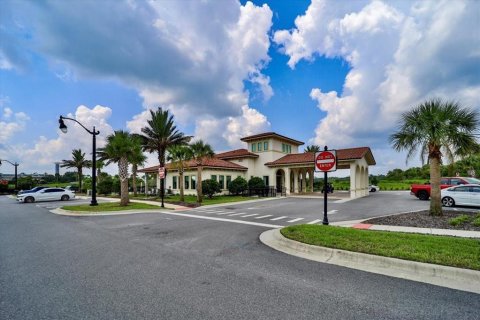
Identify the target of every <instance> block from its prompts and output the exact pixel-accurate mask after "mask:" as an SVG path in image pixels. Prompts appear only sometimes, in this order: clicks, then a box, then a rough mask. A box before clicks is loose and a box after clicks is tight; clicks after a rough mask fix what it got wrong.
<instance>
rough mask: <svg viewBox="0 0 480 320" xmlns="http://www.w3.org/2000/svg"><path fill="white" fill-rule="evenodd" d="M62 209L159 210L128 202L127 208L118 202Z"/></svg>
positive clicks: (153, 206)
mask: <svg viewBox="0 0 480 320" xmlns="http://www.w3.org/2000/svg"><path fill="white" fill-rule="evenodd" d="M62 209H64V210H69V211H87V212H100V211H123V210H134V209H142V210H143V209H157V210H158V209H160V207H159V206H155V205H151V204H145V203H136V202H130V203H129V204H128V205H127V206H120V202H102V203H99V204H98V206H90V205H89V204H81V205H76V206H63V207H62Z"/></svg>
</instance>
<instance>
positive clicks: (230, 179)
mask: <svg viewBox="0 0 480 320" xmlns="http://www.w3.org/2000/svg"><path fill="white" fill-rule="evenodd" d="M230 182H232V176H227V189H228V187H229V186H230Z"/></svg>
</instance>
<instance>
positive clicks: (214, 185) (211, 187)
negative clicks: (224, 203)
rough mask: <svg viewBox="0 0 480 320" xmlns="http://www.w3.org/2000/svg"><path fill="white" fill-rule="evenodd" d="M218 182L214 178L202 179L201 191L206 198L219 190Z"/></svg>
mask: <svg viewBox="0 0 480 320" xmlns="http://www.w3.org/2000/svg"><path fill="white" fill-rule="evenodd" d="M221 191H222V189H220V183H218V182H217V181H215V180H212V179H207V180H203V181H202V193H203V194H204V195H206V196H208V198H210V199H211V198H212V197H213V195H214V194H215V193H219V192H221Z"/></svg>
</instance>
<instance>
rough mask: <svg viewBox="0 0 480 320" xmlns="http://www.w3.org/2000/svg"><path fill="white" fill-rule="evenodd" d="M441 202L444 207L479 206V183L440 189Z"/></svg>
mask: <svg viewBox="0 0 480 320" xmlns="http://www.w3.org/2000/svg"><path fill="white" fill-rule="evenodd" d="M441 192H442V204H443V205H444V206H445V207H453V206H455V205H460V206H480V185H478V184H463V185H459V186H454V187H450V188H446V189H442V191H441Z"/></svg>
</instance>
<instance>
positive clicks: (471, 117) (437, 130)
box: [390, 99, 480, 215]
mask: <svg viewBox="0 0 480 320" xmlns="http://www.w3.org/2000/svg"><path fill="white" fill-rule="evenodd" d="M479 123H480V120H479V114H478V112H476V111H473V110H469V109H465V108H462V107H461V106H460V105H459V104H458V103H457V102H452V101H443V100H441V99H431V100H427V101H425V102H423V103H421V104H420V105H418V106H416V107H414V108H413V109H412V110H410V111H408V112H405V113H403V114H402V116H401V120H400V121H399V124H398V131H397V132H396V133H394V134H392V135H391V136H390V143H391V144H392V145H393V148H394V149H395V150H397V151H402V150H406V151H407V161H408V159H409V158H410V157H411V156H412V155H414V154H415V153H416V152H417V151H418V150H419V151H420V157H421V159H422V163H423V162H425V156H427V157H428V163H429V164H430V183H431V188H432V189H431V195H430V196H431V200H430V214H431V215H442V214H443V212H442V203H441V193H440V179H441V177H440V164H441V163H442V156H446V157H447V159H448V160H449V161H450V162H452V161H453V160H454V157H456V156H460V157H463V156H467V155H469V154H471V153H472V152H475V151H478V150H479V146H478V144H477V142H476V140H475V132H476V131H477V130H478V126H479Z"/></svg>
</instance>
